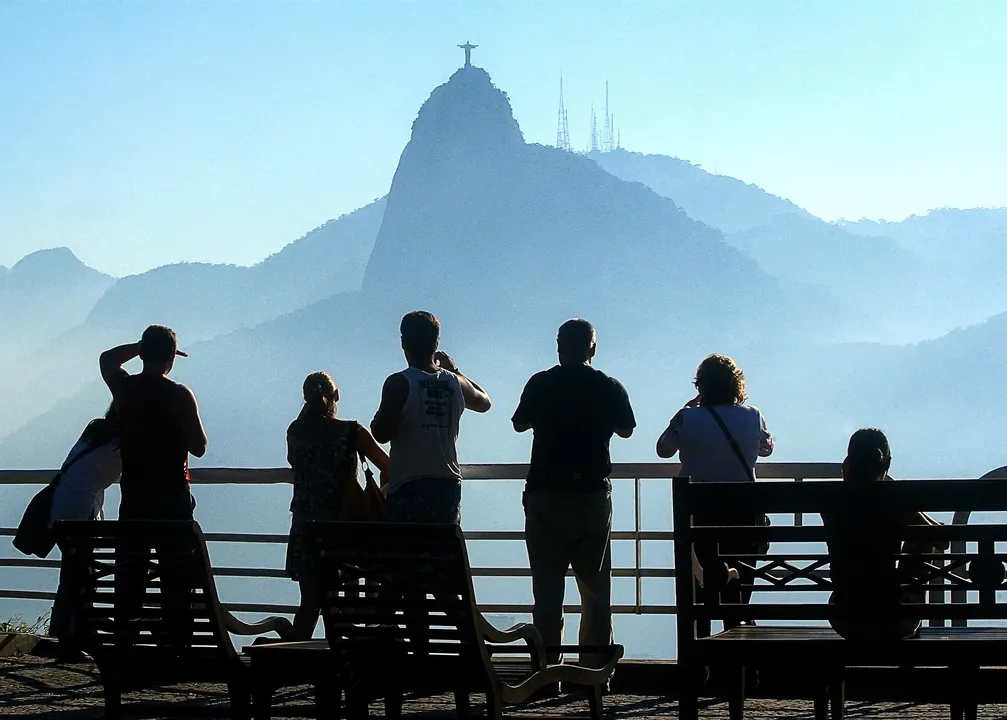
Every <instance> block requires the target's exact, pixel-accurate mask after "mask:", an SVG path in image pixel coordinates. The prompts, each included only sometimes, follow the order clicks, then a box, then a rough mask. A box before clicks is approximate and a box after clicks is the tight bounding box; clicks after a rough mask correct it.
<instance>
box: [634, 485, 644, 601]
mask: <svg viewBox="0 0 1007 720" xmlns="http://www.w3.org/2000/svg"><path fill="white" fill-rule="evenodd" d="M640 507H641V506H640V478H633V543H634V544H635V545H636V568H635V571H636V614H637V615H639V614H641V613H640V606H641V605H643V577H642V576H641V574H640V568H641V567H642V566H643V547H642V546H641V544H640V514H641V513H640Z"/></svg>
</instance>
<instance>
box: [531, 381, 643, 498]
mask: <svg viewBox="0 0 1007 720" xmlns="http://www.w3.org/2000/svg"><path fill="white" fill-rule="evenodd" d="M513 421H514V423H515V424H517V425H531V427H532V429H533V430H534V431H535V439H534V441H533V442H532V450H531V468H530V469H529V470H528V489H534V488H538V487H552V488H555V489H557V490H561V491H564V492H594V491H597V490H602V489H605V488H610V487H611V485H610V483H609V480H608V475H609V473H610V472H611V471H612V459H611V457H610V456H609V441H610V440H611V439H612V434H613V432H614V431H615V430H616V429H620V430H624V429H631V428H634V427H636V418H635V417H634V416H633V408H632V407H631V406H630V404H629V395H628V394H627V393H626V389H625V388H624V387H623V386H622V384H621V383H620V382H619V381H618V380H616V379H615V378H610V377H609V376H608V375H606V374H605V373H603V372H601V371H600V370H595V369H594V368H593V367H591V366H590V365H584V364H577V365H557V366H555V367H553V368H550V369H549V370H544V371H543V372H540V373H536V374H535V375H533V376H532V377H531V379H530V380H529V381H528V384H527V385H525V388H524V392H522V393H521V402H520V403H519V404H518V408H517V410H516V411H515V412H514V417H513Z"/></svg>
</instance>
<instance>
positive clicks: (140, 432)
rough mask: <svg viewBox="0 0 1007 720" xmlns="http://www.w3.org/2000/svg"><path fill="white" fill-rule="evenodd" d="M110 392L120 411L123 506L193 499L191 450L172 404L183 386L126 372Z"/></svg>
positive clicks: (153, 377)
mask: <svg viewBox="0 0 1007 720" xmlns="http://www.w3.org/2000/svg"><path fill="white" fill-rule="evenodd" d="M109 388H110V389H111V390H112V397H113V398H114V399H115V405H116V408H117V409H118V411H119V423H120V441H119V447H120V454H121V456H122V480H121V481H120V486H121V490H122V501H123V504H124V505H129V504H132V503H135V502H137V501H141V500H142V501H147V500H152V501H153V500H156V499H158V498H175V497H182V496H183V495H184V497H185V498H188V496H189V448H188V444H187V443H186V440H185V433H184V431H183V429H182V423H181V420H180V419H179V418H178V416H177V412H176V410H175V407H176V403H175V402H174V401H173V397H174V396H175V394H176V393H178V392H180V390H179V387H178V384H177V383H175V382H172V381H171V380H169V379H168V378H166V377H163V376H154V375H143V374H139V375H129V374H127V373H126V372H125V371H122V373H121V375H118V376H116V378H115V379H114V380H113V382H110V383H109Z"/></svg>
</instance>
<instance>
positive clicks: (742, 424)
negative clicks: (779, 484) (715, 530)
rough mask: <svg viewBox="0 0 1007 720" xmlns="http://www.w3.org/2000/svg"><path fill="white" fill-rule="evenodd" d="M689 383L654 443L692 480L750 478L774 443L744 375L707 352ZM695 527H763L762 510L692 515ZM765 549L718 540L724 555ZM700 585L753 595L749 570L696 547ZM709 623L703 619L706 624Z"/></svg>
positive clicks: (723, 357)
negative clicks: (686, 397) (690, 390)
mask: <svg viewBox="0 0 1007 720" xmlns="http://www.w3.org/2000/svg"><path fill="white" fill-rule="evenodd" d="M694 385H695V387H696V390H697V392H698V394H697V395H696V397H694V398H693V399H692V400H690V401H689V402H688V403H686V405H685V407H683V408H682V409H681V410H679V411H678V412H677V413H675V416H674V417H673V418H672V419H671V422H670V423H669V424H668V428H667V429H666V430H665V431H664V433H663V434H662V435H661V437H660V439H658V441H657V454H658V456H659V457H662V458H671V457H674V456H675V454H676V453H678V454H679V457H680V460H681V462H682V470H681V474H682V475H687V476H689V477H690V478H692V481H693V482H755V462H756V460H757V459H758V458H760V457H768V456H769V455H771V454H772V452H773V447H774V441H773V436H772V435H770V433H769V430H767V429H766V420H765V418H763V416H762V413H761V412H759V409H758V408H756V407H752V406H750V405H746V404H745V403H746V401H747V399H748V395H747V394H746V391H745V374H744V373H743V372H742V371H741V368H739V367H738V365H737V363H735V362H734V360H732V359H731V358H729V357H728V356H726V355H717V354H714V355H710V356H709V357H707V358H706V359H705V360H703V362H701V363H700V364H699V368H698V369H697V370H696V378H695V381H694ZM694 522H695V523H696V524H697V525H717V526H731V525H751V524H756V525H765V524H768V522H769V520H768V518H767V517H766V516H765V515H762V514H761V513H758V514H754V515H753V514H752V513H741V514H738V513H731V512H728V513H721V514H719V515H717V516H716V517H702V518H695V520H694ZM768 550H769V548H768V546H765V547H747V546H745V547H742V546H734V545H731V544H729V543H721V544H720V552H721V553H723V554H727V555H729V554H731V553H739V554H751V553H756V554H765V553H766V552H768ZM696 555H697V557H698V559H699V564H700V565H701V567H702V571H703V573H702V574H703V578H704V586H702V587H700V588H698V596H699V599H701V598H702V597H703V596H704V593H705V594H709V593H712V592H721V591H723V592H735V591H736V590H735V589H736V588H737V587H738V586H739V585H740V586H741V588H740V596H741V597H740V599H741V601H742V602H744V603H748V602H750V600H751V597H752V590H751V585H752V582H753V579H754V570H753V569H752V568H749V567H746V566H745V565H743V564H742V563H737V567H728V565H727V564H726V563H723V562H720V561H717V560H716V557H717V548H709V547H706V548H704V547H697V548H696ZM707 624H708V623H707ZM699 632H700V636H701V637H705V636H706V635H709V627H705V628H700V630H699Z"/></svg>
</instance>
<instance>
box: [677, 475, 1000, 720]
mask: <svg viewBox="0 0 1007 720" xmlns="http://www.w3.org/2000/svg"><path fill="white" fill-rule="evenodd" d="M673 493H674V494H673V502H674V508H673V511H674V517H675V565H676V567H680V568H681V567H691V564H692V557H693V553H695V554H696V555H698V556H700V557H703V558H705V559H704V562H707V563H709V562H722V563H723V564H724V565H725V566H727V567H738V566H739V565H747V566H748V569H749V570H750V571H751V572H750V573H749V575H750V576H751V577H753V578H754V579H753V580H751V581H748V585H746V586H744V587H746V588H748V589H751V590H753V591H754V593H755V595H754V597H753V602H752V603H751V604H749V605H744V604H742V603H740V602H739V601H738V597H739V595H740V593H738V592H737V590H738V585H737V584H735V585H734V586H733V588H734V589H733V590H732V592H730V593H726V592H709V591H707V592H705V593H704V595H705V596H706V599H705V602H703V603H700V602H698V601H697V588H696V582H695V579H694V578H692V573H689V574H688V576H685V577H683V576H680V577H679V578H678V580H677V582H676V597H677V612H678V651H679V665H680V667H681V668H682V672H683V677H684V678H685V680H684V681H683V691H682V697H681V702H680V708H679V714H680V717H682V718H689V719H690V720H691V719H693V718H696V717H698V712H699V706H698V702H697V700H698V694H699V691H700V690H699V682H700V678H702V677H703V667H704V666H706V667H711V666H712V667H719V668H720V674H721V677H725V676H726V677H727V678H728V682H727V686H728V690H729V693H728V694H729V702H730V705H731V717H732V718H734V719H738V720H740V718H742V717H743V716H744V702H745V679H746V676H747V675H748V673H746V670H745V668H746V667H747V668H753V667H754V668H757V669H758V668H764V669H766V668H768V669H771V670H772V671H779V672H780V673H787V672H790V673H792V674H793V675H794V676H795V677H800V678H803V679H804V682H806V683H807V688H806V695H807V696H808V697H809V698H811V699H813V700H814V702H815V716H816V717H817V718H825V717H827V716H828V714H829V705H831V716H832V718H841V717H843V713H844V707H843V704H844V693H845V678H846V676H847V668H865V667H869V666H885V667H894V668H899V669H905V670H911V669H913V668H928V672H927V673H926V677H927V680H926V681H925V682H926V683H928V685H927V687H926V688H922V687H921V694H922V693H923V692H924V691H925V692H926V694H928V695H929V694H932V691H933V690H934V687H933V685H934V683H935V679H934V678H935V677H938V678H940V683H941V685H942V686H943V687H942V688H941V690H942V693H943V697H946V698H947V699H948V702H949V705H950V708H951V711H950V715H951V717H952V718H962V717H963V716H964V717H975V715H976V712H977V704H978V703H979V702H990V701H993V700H996V699H1000V700H1003V699H1007V686H1005V685H1004V684H1003V683H999V685H997V684H994V683H987V682H985V680H984V677H985V676H984V673H983V671H982V668H984V667H988V666H999V665H1003V664H1004V663H1005V661H1007V627H1005V625H1007V592H1005V591H1007V585H1005V577H1007V568H1005V564H1004V562H1005V560H1007V554H1005V552H1004V548H1005V547H1007V525H1001V524H974V525H947V526H913V527H908V528H903V529H901V530H898V531H897V532H898V535H899V537H898V538H897V540H898V541H900V542H905V541H926V542H933V543H936V544H938V545H943V546H950V548H951V551H949V552H945V553H942V554H936V555H933V554H923V553H908V552H905V551H904V549H905V548H903V551H901V552H899V553H897V554H895V555H892V556H891V558H890V559H889V560H890V562H891V566H890V567H891V568H892V569H893V571H894V568H895V563H896V562H905V563H909V564H912V565H913V566H914V567H915V568H916V570H915V571H914V572H913V573H911V574H907V573H903V574H902V576H901V577H902V582H903V597H905V598H910V597H915V598H919V599H920V600H921V599H922V598H923V597H928V598H929V600H930V602H929V603H927V602H921V601H919V600H917V601H915V602H908V601H907V602H904V603H903V604H901V605H899V606H898V607H897V608H896V609H895V612H896V616H894V617H896V618H898V619H902V620H905V621H908V622H910V623H911V622H913V621H915V620H924V621H925V622H926V624H925V625H924V627H923V628H922V629H921V631H920V633H919V635H918V636H917V637H913V638H910V639H905V640H897V641H892V640H878V639H875V638H869V639H868V640H858V641H851V640H847V639H844V638H843V637H841V636H840V635H839V634H838V633H836V632H835V631H834V630H833V629H832V628H831V627H830V625H829V623H830V621H837V620H838V619H841V618H839V617H838V615H837V607H836V606H835V605H830V604H829V602H828V599H829V596H830V594H831V592H832V590H833V586H832V580H831V573H830V557H829V551H828V547H827V544H826V541H827V540H828V539H829V538H830V537H833V536H830V535H829V529H828V528H826V527H823V526H822V525H814V524H810V525H803V526H780V525H774V526H768V527H767V526H764V525H760V524H757V523H756V522H755V520H754V518H755V517H757V516H759V515H761V514H763V513H765V514H768V515H770V516H773V515H776V516H777V517H780V516H781V515H790V516H793V515H794V514H795V513H801V514H807V515H815V514H822V513H826V514H828V513H843V514H844V515H845V516H846V517H852V518H856V517H857V516H858V513H859V514H861V515H862V514H863V512H864V509H865V508H870V509H871V511H872V512H873V513H880V514H882V515H884V514H888V513H891V514H896V513H906V512H915V511H924V512H928V513H931V514H934V513H941V512H947V513H956V514H958V515H959V516H960V515H961V514H962V513H964V514H966V516H967V514H968V513H974V512H1007V483H1002V482H998V481H993V480H928V481H898V482H894V481H893V482H881V483H873V484H871V485H869V486H867V487H860V488H851V487H850V486H848V485H846V484H844V483H843V482H834V481H825V482H804V483H781V482H761V481H760V482H757V483H691V482H690V481H689V479H688V478H676V479H675V480H674V485H673ZM742 511H744V512H745V513H747V514H748V516H750V517H752V518H753V520H752V521H751V524H749V525H741V526H738V525H730V526H720V527H717V526H711V525H709V524H708V525H699V524H696V523H695V522H694V518H695V517H701V518H711V517H714V518H715V517H717V516H718V513H720V514H721V515H720V516H722V517H724V516H730V517H734V518H737V517H740V516H744V515H743V513H742ZM725 512H726V513H728V515H724V513H725ZM730 513H734V514H733V516H732V515H730ZM707 522H709V521H707ZM852 527H856V525H853V526H852ZM767 543H768V544H769V546H770V550H769V553H768V554H767V555H758V554H755V553H749V554H743V553H739V552H737V551H736V550H735V551H732V552H730V553H729V552H722V551H721V548H722V547H728V548H735V549H737V548H739V547H755V546H757V545H760V544H761V545H763V546H764V545H765V544H767ZM899 544H900V543H899V542H897V543H895V547H899ZM891 546H892V545H891V544H889V545H888V547H891ZM880 547H882V546H881V545H880V544H879V548H880ZM699 548H702V552H700V550H699ZM711 549H712V554H711ZM879 552H882V551H881V550H879ZM889 552H890V551H889ZM711 558H712V559H711ZM725 589H726V588H725ZM874 590H875V588H870V587H858V588H856V590H855V591H856V592H863V593H865V594H867V596H868V597H869V596H870V593H871V592H873V591H874ZM949 597H950V598H952V599H954V600H955V602H951V603H949V602H947V600H948V598H949ZM751 622H754V623H755V625H754V626H752V625H751V624H749V623H751ZM707 623H712V624H714V625H717V624H721V623H722V624H725V626H726V627H728V628H731V629H728V630H726V631H722V632H719V633H716V634H713V635H712V636H711V637H700V636H699V634H698V632H697V631H698V629H699V628H701V627H704V626H706V625H707ZM739 623H744V624H743V625H742V626H740V627H738V626H737V625H738V624H739ZM998 624H999V625H1000V626H999V627H996V625H998ZM948 625H950V626H951V627H947V626H948ZM930 669H936V670H935V671H934V672H931V670H930ZM935 673H936V675H935ZM921 677H922V676H921ZM921 682H924V681H922V680H921Z"/></svg>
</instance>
